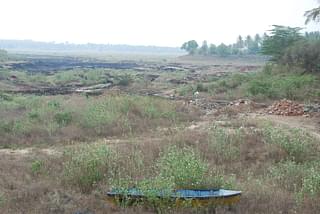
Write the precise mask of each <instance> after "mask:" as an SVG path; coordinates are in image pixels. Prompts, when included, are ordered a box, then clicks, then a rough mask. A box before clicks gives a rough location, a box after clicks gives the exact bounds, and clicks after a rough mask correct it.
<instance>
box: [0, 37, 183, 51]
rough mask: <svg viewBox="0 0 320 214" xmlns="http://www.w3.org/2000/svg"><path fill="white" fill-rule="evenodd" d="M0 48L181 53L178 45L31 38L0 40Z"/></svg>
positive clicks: (10, 49)
mask: <svg viewBox="0 0 320 214" xmlns="http://www.w3.org/2000/svg"><path fill="white" fill-rule="evenodd" d="M0 49H6V50H9V51H55V52H60V51H61V52H65V51H67V52H68V51H69V52H73V51H77V52H81V51H83V52H86V51H88V52H91V51H94V52H111V53H113V52H115V53H117V52H119V53H158V54H182V53H183V51H182V50H180V49H179V48H178V47H177V48H174V47H157V46H133V45H112V44H92V43H88V44H72V43H55V42H37V41H32V40H0Z"/></svg>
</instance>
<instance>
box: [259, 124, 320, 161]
mask: <svg viewBox="0 0 320 214" xmlns="http://www.w3.org/2000/svg"><path fill="white" fill-rule="evenodd" d="M263 135H264V137H265V140H266V143H270V144H275V145H278V146H279V147H280V148H281V149H283V150H284V151H285V152H286V153H287V155H288V159H289V160H292V161H295V162H306V161H309V160H313V159H315V158H317V155H316V153H317V152H318V151H317V143H316V141H315V140H314V138H312V137H311V136H310V135H308V134H307V133H306V132H304V131H303V130H301V129H291V128H290V129H289V128H287V129H284V128H281V127H274V126H273V125H271V124H268V125H265V126H264V128H263Z"/></svg>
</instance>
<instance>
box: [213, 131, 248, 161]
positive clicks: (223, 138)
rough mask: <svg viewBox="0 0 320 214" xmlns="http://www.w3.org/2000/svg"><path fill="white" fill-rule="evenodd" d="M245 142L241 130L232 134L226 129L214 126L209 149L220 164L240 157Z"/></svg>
mask: <svg viewBox="0 0 320 214" xmlns="http://www.w3.org/2000/svg"><path fill="white" fill-rule="evenodd" d="M242 141H243V135H242V132H241V130H239V129H237V130H235V132H230V130H226V129H224V128H220V127H218V126H213V127H212V128H211V129H210V132H209V139H208V149H210V151H211V152H212V154H213V155H214V157H215V158H216V160H218V161H220V162H226V161H234V160H237V159H238V158H239V156H240V145H241V142H242Z"/></svg>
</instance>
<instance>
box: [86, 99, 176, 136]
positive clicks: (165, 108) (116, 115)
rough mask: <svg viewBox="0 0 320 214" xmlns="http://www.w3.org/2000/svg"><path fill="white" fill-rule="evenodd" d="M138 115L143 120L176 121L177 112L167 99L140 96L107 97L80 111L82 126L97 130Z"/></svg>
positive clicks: (127, 120)
mask: <svg viewBox="0 0 320 214" xmlns="http://www.w3.org/2000/svg"><path fill="white" fill-rule="evenodd" d="M134 116H137V117H140V118H141V119H143V120H157V119H167V120H169V121H172V122H174V121H176V119H177V118H178V114H177V112H176V110H175V105H174V104H171V103H169V102H168V101H165V100H161V99H155V98H152V97H141V96H121V97H107V98H106V99H103V100H100V101H98V102H94V103H92V104H90V105H89V106H88V108H87V109H85V110H84V111H83V112H82V117H83V120H82V121H81V123H82V125H83V126H84V127H96V128H97V130H98V132H100V131H99V129H100V128H103V126H104V125H110V124H112V123H115V122H118V123H119V122H122V123H129V124H128V125H129V126H131V125H133V124H132V122H133V121H132V122H131V121H130V119H129V118H130V117H134Z"/></svg>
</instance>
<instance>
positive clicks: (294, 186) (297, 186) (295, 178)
mask: <svg viewBox="0 0 320 214" xmlns="http://www.w3.org/2000/svg"><path fill="white" fill-rule="evenodd" d="M307 171H308V168H307V167H306V165H303V164H297V163H296V162H294V161H285V162H282V163H279V164H277V165H275V166H273V167H271V168H270V170H269V172H270V174H269V176H270V177H271V179H272V182H274V183H275V184H277V185H279V186H280V187H281V188H284V189H286V190H288V191H292V192H299V191H300V190H301V187H302V182H303V178H304V177H305V176H306V175H307Z"/></svg>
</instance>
